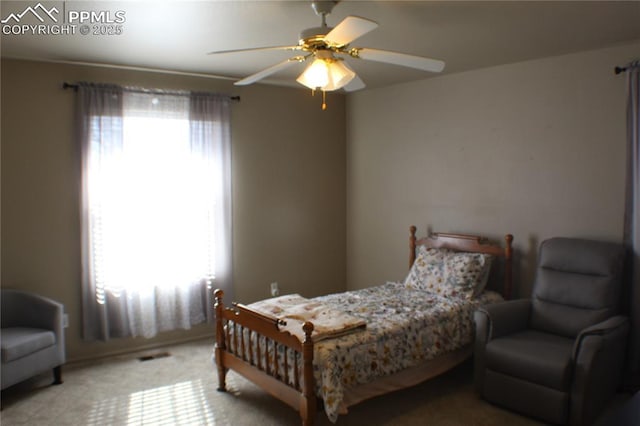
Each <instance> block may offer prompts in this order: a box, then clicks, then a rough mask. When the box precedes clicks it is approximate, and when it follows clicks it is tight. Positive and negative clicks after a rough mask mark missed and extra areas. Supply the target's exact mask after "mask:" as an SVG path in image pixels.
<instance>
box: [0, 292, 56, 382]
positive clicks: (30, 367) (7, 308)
mask: <svg viewBox="0 0 640 426" xmlns="http://www.w3.org/2000/svg"><path fill="white" fill-rule="evenodd" d="M0 298H1V305H2V306H1V309H2V311H1V316H2V318H1V320H2V322H1V324H0V325H1V328H0V346H1V352H2V354H1V356H2V389H6V388H8V387H9V386H11V385H14V384H16V383H18V382H21V381H23V380H26V379H28V378H30V377H32V376H35V375H37V374H40V373H44V372H46V371H48V370H53V375H54V384H60V383H62V368H61V367H62V364H64V362H65V346H64V328H63V315H64V307H63V306H62V305H61V304H60V303H58V302H55V301H53V300H51V299H47V298H46V297H42V296H38V295H35V294H31V293H26V292H23V291H18V290H9V289H2V292H1V296H0Z"/></svg>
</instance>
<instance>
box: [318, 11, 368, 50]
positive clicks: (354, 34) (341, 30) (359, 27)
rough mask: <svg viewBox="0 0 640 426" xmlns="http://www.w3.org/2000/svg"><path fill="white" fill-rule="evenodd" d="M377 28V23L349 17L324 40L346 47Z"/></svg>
mask: <svg viewBox="0 0 640 426" xmlns="http://www.w3.org/2000/svg"><path fill="white" fill-rule="evenodd" d="M376 28H378V23H377V22H374V21H371V20H369V19H365V18H360V17H358V16H347V17H346V18H344V19H343V20H342V21H341V22H340V23H339V24H338V25H336V27H335V28H334V29H332V30H331V31H329V33H328V34H327V35H326V36H324V40H325V41H326V42H327V43H329V44H334V45H337V46H344V45H345V44H349V43H351V42H352V41H353V40H355V39H357V38H358V37H362V36H363V35H365V34H366V33H368V32H369V31H372V30H375V29H376Z"/></svg>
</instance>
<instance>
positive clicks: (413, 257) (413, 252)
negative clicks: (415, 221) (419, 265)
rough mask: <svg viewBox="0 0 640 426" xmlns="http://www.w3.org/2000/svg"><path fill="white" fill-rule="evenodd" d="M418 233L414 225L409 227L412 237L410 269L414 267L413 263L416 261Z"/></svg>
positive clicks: (410, 243) (410, 238)
mask: <svg viewBox="0 0 640 426" xmlns="http://www.w3.org/2000/svg"><path fill="white" fill-rule="evenodd" d="M416 231H417V228H416V227H415V226H413V225H411V226H410V227H409V232H410V233H411V236H410V237H409V269H411V267H412V266H413V262H415V260H416Z"/></svg>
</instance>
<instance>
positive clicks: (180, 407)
mask: <svg viewBox="0 0 640 426" xmlns="http://www.w3.org/2000/svg"><path fill="white" fill-rule="evenodd" d="M217 414H221V413H217ZM87 420H88V421H87V424H88V425H96V426H97V425H104V424H108V423H118V424H125V425H180V424H182V425H194V424H207V425H216V424H224V423H223V422H224V419H220V418H219V415H218V416H216V415H214V413H213V411H212V410H211V408H210V407H209V404H208V402H207V398H206V394H205V389H204V386H203V384H202V381H201V380H199V379H198V380H192V381H187V382H181V383H176V384H173V385H167V386H160V387H157V388H152V389H147V390H143V391H140V392H134V393H132V394H130V395H122V396H120V397H115V398H109V399H104V400H101V401H96V402H95V403H94V405H93V407H92V409H91V411H90V413H89V418H88V419H87Z"/></svg>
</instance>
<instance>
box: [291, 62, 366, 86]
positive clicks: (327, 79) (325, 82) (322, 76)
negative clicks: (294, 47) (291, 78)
mask: <svg viewBox="0 0 640 426" xmlns="http://www.w3.org/2000/svg"><path fill="white" fill-rule="evenodd" d="M355 76H356V73H355V72H354V71H353V70H352V69H351V68H350V67H349V65H347V64H346V63H345V62H344V61H342V60H339V59H336V58H332V57H331V58H316V59H315V60H314V61H313V62H312V63H311V64H310V65H309V66H308V67H307V68H306V69H305V70H304V71H303V72H302V74H300V76H299V77H298V78H297V80H296V81H297V82H298V83H300V84H302V85H304V86H307V87H308V88H309V89H311V90H322V91H325V92H331V91H333V90H338V89H340V88H342V87H344V86H346V85H347V84H349V82H350V81H351V80H353V78H354V77H355Z"/></svg>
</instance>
